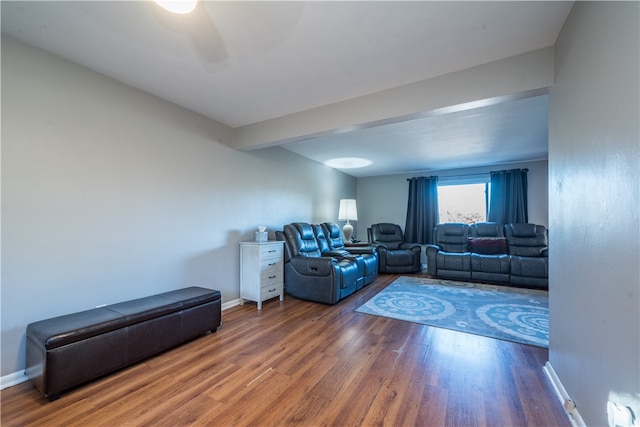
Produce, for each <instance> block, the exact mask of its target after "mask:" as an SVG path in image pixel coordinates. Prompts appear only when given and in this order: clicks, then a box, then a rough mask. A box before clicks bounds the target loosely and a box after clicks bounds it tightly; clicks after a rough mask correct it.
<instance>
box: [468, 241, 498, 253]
mask: <svg viewBox="0 0 640 427" xmlns="http://www.w3.org/2000/svg"><path fill="white" fill-rule="evenodd" d="M469 252H472V253H476V254H481V255H499V254H506V253H507V239H505V238H504V237H469Z"/></svg>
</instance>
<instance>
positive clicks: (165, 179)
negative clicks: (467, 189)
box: [0, 37, 356, 376]
mask: <svg viewBox="0 0 640 427" xmlns="http://www.w3.org/2000/svg"><path fill="white" fill-rule="evenodd" d="M1 136H2V291H1V292H2V293H1V297H2V298H1V299H2V336H1V338H2V353H1V359H2V366H1V373H0V374H1V375H2V376H5V375H8V374H11V373H14V372H18V371H20V370H22V369H23V368H24V351H25V350H24V333H25V327H26V325H27V324H28V323H29V322H32V321H36V320H40V319H44V318H48V317H51V316H56V315H61V314H66V313H70V312H74V311H79V310H84V309H89V308H93V307H94V306H96V305H99V304H108V303H114V302H118V301H122V300H127V299H131V298H137V297H142V296H146V295H150V294H153V293H158V292H162V291H167V290H171V289H177V288H180V287H184V286H190V285H200V286H205V287H211V288H214V289H219V290H220V291H221V292H222V299H223V302H228V301H231V300H234V299H236V298H238V297H239V261H238V260H239V255H238V253H239V248H238V242H239V241H241V240H250V239H253V232H254V230H256V228H257V226H258V225H266V226H267V227H269V229H270V230H271V231H272V233H271V234H270V238H273V230H274V229H281V228H282V225H283V224H285V223H288V222H291V221H294V220H297V221H309V222H321V221H336V220H337V214H338V201H339V199H340V198H344V197H354V196H355V191H356V183H355V178H353V177H350V176H348V175H345V174H343V173H340V172H337V171H334V170H333V169H330V168H328V167H326V166H323V165H321V164H319V163H315V162H311V161H309V160H307V159H305V158H303V157H300V156H298V155H295V154H292V153H290V152H288V151H285V150H283V149H280V148H270V149H265V150H256V151H252V152H250V153H243V152H238V151H235V150H233V149H231V148H229V147H228V145H229V144H230V141H231V139H232V138H233V130H232V129H230V128H227V127H225V126H223V125H221V124H219V123H217V122H214V121H212V120H209V119H207V118H205V117H202V116H199V115H197V114H195V113H192V112H189V111H187V110H184V109H182V108H180V107H177V106H176V105H173V104H170V103H167V102H165V101H162V100H160V99H158V98H155V97H153V96H151V95H148V94H145V93H144V92H141V91H138V90H135V89H133V88H131V87H128V86H125V85H122V84H120V83H117V82H115V81H113V80H111V79H108V78H105V77H104V76H102V75H99V74H96V73H94V72H92V71H89V70H87V69H85V68H82V67H79V66H77V65H74V64H72V63H70V62H67V61H64V60H62V59H60V58H57V57H55V56H51V55H49V54H46V53H44V52H42V51H39V50H36V49H33V48H31V47H28V46H26V45H23V44H20V43H18V42H15V41H13V40H10V39H6V38H4V37H3V38H2V135H1Z"/></svg>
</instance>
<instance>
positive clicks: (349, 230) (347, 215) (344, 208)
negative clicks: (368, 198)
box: [338, 199, 358, 242]
mask: <svg viewBox="0 0 640 427" xmlns="http://www.w3.org/2000/svg"><path fill="white" fill-rule="evenodd" d="M351 220H353V221H357V220H358V209H357V208H356V199H340V209H339V210H338V221H347V223H346V224H345V225H344V227H342V234H344V240H345V242H350V241H351V236H352V235H353V225H351V223H350V222H349V221H351Z"/></svg>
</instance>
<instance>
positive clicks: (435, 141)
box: [1, 0, 572, 176]
mask: <svg viewBox="0 0 640 427" xmlns="http://www.w3.org/2000/svg"><path fill="white" fill-rule="evenodd" d="M571 5H572V2H483V1H477V2H457V1H449V2H432V1H411V2H399V1H388V2H384V1H355V2H338V1H332V2H331V1H330V2H322V1H317V2H296V1H287V2H269V1H266V2H265V1H263V2H244V1H232V2H224V1H206V2H201V3H199V5H198V6H197V8H196V10H195V11H194V12H193V13H192V14H190V15H173V14H170V13H168V12H166V11H164V10H162V9H161V8H159V7H158V6H157V5H156V4H154V3H152V2H149V1H131V2H128V1H108V2H98V1H87V2H84V1H70V2H59V1H44V2H30V1H29V2H25V1H18V2H11V1H4V0H3V1H2V2H1V7H2V10H1V12H2V33H3V34H5V35H8V36H10V37H13V38H16V39H18V40H21V41H23V42H25V43H27V44H30V45H33V46H36V47H39V48H41V49H44V50H47V51H49V52H51V53H53V54H56V55H58V56H61V57H63V58H67V59H69V60H71V61H73V62H76V63H78V64H80V65H83V66H86V67H88V68H90V69H93V70H95V71H97V72H100V73H102V74H105V75H107V76H109V77H112V78H114V79H116V80H119V81H121V82H123V83H126V84H128V85H131V86H133V87H136V88H139V89H142V90H144V91H146V92H149V93H152V94H154V95H156V96H158V97H160V98H163V99H166V100H169V101H171V102H174V103H176V104H178V105H181V106H183V107H185V108H188V109H190V110H193V111H195V112H198V113H200V114H203V115H205V116H208V117H210V118H212V119H215V120H217V121H219V122H221V123H224V124H226V125H228V126H231V127H234V128H237V127H241V126H245V125H249V124H252V123H256V122H260V121H264V120H267V119H273V118H277V117H281V116H285V115H287V114H292V113H295V112H299V111H304V110H308V109H311V108H315V107H319V106H324V105H329V104H332V103H336V102H340V101H344V100H347V99H351V98H355V97H359V96H363V95H368V94H371V93H376V92H379V91H381V90H385V89H389V88H393V87H397V86H400V85H404V84H407V83H412V82H416V81H420V80H424V79H428V78H431V77H435V76H439V75H443V74H447V73H451V72H455V71H459V70H462V69H466V68H470V67H473V66H476V65H480V64H485V63H488V62H492V61H495V60H499V59H503V58H507V57H510V56H513V55H517V54H520V53H524V52H529V51H532V50H536V49H540V48H543V47H547V46H551V45H553V44H554V42H555V39H556V37H557V35H558V33H559V31H560V28H561V26H562V24H563V23H564V20H565V19H566V17H567V15H568V13H569V10H570V8H571ZM546 98H547V97H546V95H539V96H536V97H533V98H530V99H510V100H508V102H505V103H499V104H496V105H490V106H487V107H481V108H476V109H472V110H467V111H461V112H457V113H450V114H429V113H428V112H425V114H424V115H423V117H420V118H417V119H414V120H411V121H405V122H401V123H391V124H386V125H383V126H377V127H371V128H367V129H360V130H357V131H354V132H348V133H338V134H333V135H324V136H321V137H316V138H312V139H309V140H306V141H301V142H295V143H289V144H284V145H283V146H284V147H285V148H287V149H290V150H292V151H295V152H297V153H299V154H302V155H304V156H307V157H309V158H312V159H314V160H317V161H321V162H322V161H325V160H327V159H328V158H332V157H337V156H343V155H348V156H352V155H354V156H355V155H357V156H358V157H367V158H369V159H371V160H372V161H373V164H372V165H371V166H369V167H367V168H363V169H358V170H356V169H353V170H345V172H347V173H350V174H352V175H354V176H369V175H380V174H390V173H403V172H412V171H417V170H437V169H448V168H458V167H471V166H482V165H487V164H496V163H509V162H516V161H526V160H537V159H542V158H546V155H547V102H546ZM390 147H392V149H390ZM363 154H366V156H364V155H363Z"/></svg>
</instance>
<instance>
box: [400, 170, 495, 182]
mask: <svg viewBox="0 0 640 427" xmlns="http://www.w3.org/2000/svg"><path fill="white" fill-rule="evenodd" d="M487 175H489V172H482V173H469V174H466V175H432V176H437V177H438V178H468V177H471V176H478V177H481V176H487ZM419 178H431V176H414V177H413V178H407V181H411V180H412V179H419Z"/></svg>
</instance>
